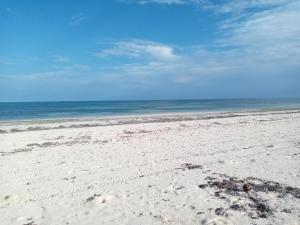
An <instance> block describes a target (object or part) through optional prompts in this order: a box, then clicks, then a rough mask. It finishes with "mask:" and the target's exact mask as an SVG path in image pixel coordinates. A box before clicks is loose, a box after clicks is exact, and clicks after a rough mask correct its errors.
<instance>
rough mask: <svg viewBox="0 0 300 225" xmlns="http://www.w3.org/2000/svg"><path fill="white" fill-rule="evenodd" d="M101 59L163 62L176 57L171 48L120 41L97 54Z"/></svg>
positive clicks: (153, 43)
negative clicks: (138, 59) (116, 57)
mask: <svg viewBox="0 0 300 225" xmlns="http://www.w3.org/2000/svg"><path fill="white" fill-rule="evenodd" d="M96 55H97V56H99V57H107V56H125V57H131V58H141V57H151V58H156V59H162V60H171V59H175V58H176V55H175V53H174V49H173V48H172V47H171V46H168V45H165V44H161V43H157V42H153V41H147V40H139V39H131V40H127V41H119V42H115V43H113V44H112V47H110V48H105V49H103V50H101V51H100V52H98V53H97V54H96Z"/></svg>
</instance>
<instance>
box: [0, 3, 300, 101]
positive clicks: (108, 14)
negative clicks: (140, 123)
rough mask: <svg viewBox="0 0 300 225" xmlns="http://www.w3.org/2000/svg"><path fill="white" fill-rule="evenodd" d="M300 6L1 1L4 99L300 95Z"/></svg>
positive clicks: (0, 81)
mask: <svg viewBox="0 0 300 225" xmlns="http://www.w3.org/2000/svg"><path fill="white" fill-rule="evenodd" d="M299 21H300V1H299V0H251V1H250V0H249V1H244V0H219V1H213V0H101V1H96V0H94V1H93V0H88V1H78V0H74V1H63V0H51V1H50V0H49V1H46V0H44V1H38V0H27V1H18V0H0V101H55V100H119V99H197V98H249V97H250V98H252V97H254V98H257V97H259V98H264V97H268V98H269V97H300V72H299V71H300V25H299Z"/></svg>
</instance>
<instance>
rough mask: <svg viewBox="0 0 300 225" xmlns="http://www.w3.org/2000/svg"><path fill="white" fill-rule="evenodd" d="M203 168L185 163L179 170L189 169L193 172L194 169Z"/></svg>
mask: <svg viewBox="0 0 300 225" xmlns="http://www.w3.org/2000/svg"><path fill="white" fill-rule="evenodd" d="M202 168H203V167H202V166H201V165H197V164H192V163H184V164H182V165H181V167H180V168H177V169H182V170H185V169H188V170H193V169H202Z"/></svg>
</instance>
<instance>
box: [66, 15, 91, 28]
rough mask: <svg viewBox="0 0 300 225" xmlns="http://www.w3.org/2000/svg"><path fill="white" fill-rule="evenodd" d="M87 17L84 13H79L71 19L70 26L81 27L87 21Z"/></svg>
mask: <svg viewBox="0 0 300 225" xmlns="http://www.w3.org/2000/svg"><path fill="white" fill-rule="evenodd" d="M87 18H88V17H87V16H86V15H84V14H83V13H77V14H74V15H73V16H72V17H71V22H70V24H71V25H74V26H76V25H79V24H81V23H82V22H83V21H85V20H87Z"/></svg>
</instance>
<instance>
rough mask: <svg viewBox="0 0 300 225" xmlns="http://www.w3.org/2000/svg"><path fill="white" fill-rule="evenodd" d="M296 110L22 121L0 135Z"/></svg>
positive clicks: (0, 128)
mask: <svg viewBox="0 0 300 225" xmlns="http://www.w3.org/2000/svg"><path fill="white" fill-rule="evenodd" d="M298 113H300V109H285V110H270V111H265V110H264V111H257V110H256V111H221V112H216V111H211V112H197V113H194V112H185V113H161V114H150V115H148V114H147V115H145V114H143V115H128V116H125V115H124V116H108V117H88V118H86V117H80V118H69V119H65V118H59V119H45V120H39V119H38V120H25V121H5V122H3V121H0V135H1V134H6V133H17V132H28V131H42V130H54V129H55V130H57V129H70V128H92V127H104V126H117V125H130V124H147V123H168V122H185V121H198V120H211V119H220V118H221V119H222V118H223V119H226V118H231V117H247V116H264V115H282V114H298Z"/></svg>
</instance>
